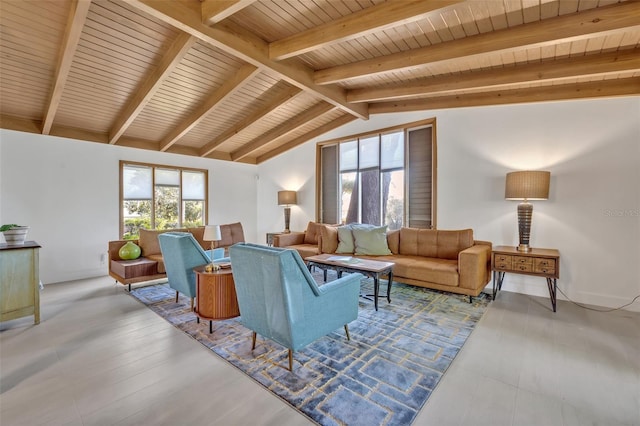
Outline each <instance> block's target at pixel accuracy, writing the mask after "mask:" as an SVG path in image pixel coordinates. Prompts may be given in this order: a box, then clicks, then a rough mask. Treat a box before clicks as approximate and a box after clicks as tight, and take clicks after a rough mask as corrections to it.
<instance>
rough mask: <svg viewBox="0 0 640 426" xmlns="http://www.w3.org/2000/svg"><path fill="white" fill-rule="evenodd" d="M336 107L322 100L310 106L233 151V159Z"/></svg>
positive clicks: (239, 157)
mask: <svg viewBox="0 0 640 426" xmlns="http://www.w3.org/2000/svg"><path fill="white" fill-rule="evenodd" d="M334 108H335V107H334V106H333V105H331V104H327V103H325V102H320V103H319V104H316V105H315V106H313V107H311V108H309V109H308V110H306V111H305V112H303V113H302V114H300V115H298V116H296V117H294V118H292V119H291V120H288V121H287V122H286V123H284V124H282V125H280V126H278V127H276V128H274V129H272V130H270V131H268V132H267V133H265V134H264V135H262V136H259V137H257V138H255V139H254V140H252V141H251V142H249V143H247V144H245V145H243V146H242V147H240V148H238V149H236V150H235V151H233V152H232V153H231V159H232V160H233V161H238V160H240V159H242V158H244V157H246V156H248V155H249V154H251V153H252V152H253V151H255V150H257V149H260V148H262V147H263V146H265V145H267V144H268V143H271V142H272V141H274V140H276V139H278V138H281V137H283V136H286V135H288V134H289V133H291V132H295V131H296V130H298V129H299V128H300V127H302V126H304V125H306V124H308V122H309V121H311V120H314V119H316V118H318V117H320V116H321V115H323V114H326V113H328V112H329V111H331V110H332V109H334Z"/></svg>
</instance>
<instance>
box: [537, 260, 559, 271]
mask: <svg viewBox="0 0 640 426" xmlns="http://www.w3.org/2000/svg"><path fill="white" fill-rule="evenodd" d="M533 271H534V272H536V273H538V274H555V272H556V261H555V259H545V258H542V259H541V258H535V259H534V266H533Z"/></svg>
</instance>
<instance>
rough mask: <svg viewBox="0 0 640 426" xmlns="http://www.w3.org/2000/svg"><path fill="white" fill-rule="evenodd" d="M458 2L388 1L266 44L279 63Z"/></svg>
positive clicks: (446, 0)
mask: <svg viewBox="0 0 640 426" xmlns="http://www.w3.org/2000/svg"><path fill="white" fill-rule="evenodd" d="M459 2H460V0H388V1H387V2H385V3H380V4H378V5H375V6H371V7H368V8H366V9H363V10H361V11H358V12H356V13H352V14H350V15H347V16H344V17H342V18H340V19H336V20H335V21H331V22H327V23H326V24H323V25H319V26H317V27H315V28H311V29H309V30H307V31H303V32H301V33H298V34H294V35H292V36H291V37H287V38H284V39H282V40H278V41H274V42H273V43H271V44H270V45H269V56H270V57H271V59H275V60H282V59H286V58H290V57H292V56H297V55H302V54H303V53H307V52H310V51H312V50H315V49H320V48H322V47H325V46H329V45H331V44H335V43H340V42H343V41H347V40H353V39H354V38H356V37H361V36H363V35H366V34H370V33H372V32H374V31H380V30H385V29H388V28H392V27H395V26H398V25H403V24H408V23H410V22H415V21H417V20H420V19H423V18H424V16H425V15H426V14H427V13H430V12H433V11H434V10H436V9H442V8H444V7H447V6H450V5H452V4H455V3H459Z"/></svg>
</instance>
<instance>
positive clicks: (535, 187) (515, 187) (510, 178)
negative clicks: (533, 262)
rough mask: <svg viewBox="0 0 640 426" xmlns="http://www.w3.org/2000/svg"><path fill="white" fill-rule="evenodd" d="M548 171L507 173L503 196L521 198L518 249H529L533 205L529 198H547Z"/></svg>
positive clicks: (549, 174) (523, 250) (511, 198)
mask: <svg viewBox="0 0 640 426" xmlns="http://www.w3.org/2000/svg"><path fill="white" fill-rule="evenodd" d="M550 179H551V173H550V172H542V171H530V170H527V171H521V172H511V173H507V180H506V184H505V191H504V198H505V199H506V200H522V203H520V204H518V235H519V237H520V238H519V239H520V245H519V246H518V251H522V252H528V251H531V247H530V246H529V239H530V237H531V217H532V216H533V205H531V203H529V200H546V199H548V198H549V181H550Z"/></svg>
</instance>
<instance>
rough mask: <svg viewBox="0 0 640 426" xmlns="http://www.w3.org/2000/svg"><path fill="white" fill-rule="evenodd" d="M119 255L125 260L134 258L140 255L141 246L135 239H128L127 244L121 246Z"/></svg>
mask: <svg viewBox="0 0 640 426" xmlns="http://www.w3.org/2000/svg"><path fill="white" fill-rule="evenodd" d="M118 255H119V256H120V259H123V260H133V259H137V258H139V257H140V247H138V245H137V244H136V243H134V242H133V241H127V243H126V244H125V245H123V246H122V247H120V250H119V251H118Z"/></svg>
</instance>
